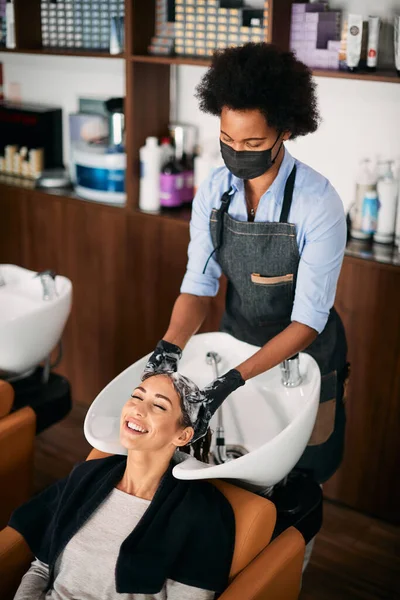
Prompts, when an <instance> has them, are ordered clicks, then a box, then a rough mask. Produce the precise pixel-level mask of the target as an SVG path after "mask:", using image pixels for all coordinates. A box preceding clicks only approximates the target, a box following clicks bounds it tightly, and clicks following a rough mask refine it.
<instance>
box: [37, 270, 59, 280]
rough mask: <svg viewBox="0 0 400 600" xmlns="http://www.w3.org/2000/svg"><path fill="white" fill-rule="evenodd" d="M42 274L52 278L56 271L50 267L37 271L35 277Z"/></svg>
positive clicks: (55, 275)
mask: <svg viewBox="0 0 400 600" xmlns="http://www.w3.org/2000/svg"><path fill="white" fill-rule="evenodd" d="M44 275H48V276H49V277H51V278H52V279H53V280H54V279H55V278H56V277H57V273H56V272H55V271H53V270H52V269H46V270H45V271H38V272H37V273H36V275H35V277H43V276H44Z"/></svg>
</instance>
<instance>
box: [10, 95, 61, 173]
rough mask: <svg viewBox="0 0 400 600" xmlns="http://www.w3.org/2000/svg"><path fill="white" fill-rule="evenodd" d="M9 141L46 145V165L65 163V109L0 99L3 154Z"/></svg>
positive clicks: (32, 145) (29, 144)
mask: <svg viewBox="0 0 400 600" xmlns="http://www.w3.org/2000/svg"><path fill="white" fill-rule="evenodd" d="M9 145H15V146H19V147H23V146H26V147H27V148H28V150H29V149H31V148H43V151H44V166H45V168H46V169H48V168H53V167H62V166H63V152H62V109H61V108H58V107H53V106H43V105H40V104H27V103H19V102H9V101H6V100H4V101H2V102H0V154H4V149H5V147H6V146H9Z"/></svg>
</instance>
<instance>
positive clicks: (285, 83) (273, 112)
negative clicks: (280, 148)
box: [196, 42, 320, 139]
mask: <svg viewBox="0 0 400 600" xmlns="http://www.w3.org/2000/svg"><path fill="white" fill-rule="evenodd" d="M315 87H316V86H315V83H314V81H313V77H312V73H311V71H310V69H309V68H308V67H307V66H306V65H305V64H304V63H302V62H300V61H299V60H297V59H296V57H295V56H294V54H293V53H292V52H284V51H282V50H280V49H279V48H277V47H276V46H274V45H273V44H267V43H266V42H262V43H258V44H255V43H249V44H245V45H244V46H234V47H231V48H226V49H225V50H217V51H216V52H215V53H214V55H213V58H212V62H211V66H210V68H209V69H208V71H207V72H206V74H205V75H204V76H203V78H202V80H201V82H200V84H199V85H198V86H197V88H196V97H197V98H198V99H199V101H200V109H201V110H202V111H203V112H206V113H210V114H212V115H217V116H220V115H221V111H222V109H223V107H227V108H229V109H231V110H250V109H253V110H254V109H258V110H259V111H260V112H261V113H262V114H263V115H264V116H265V118H266V121H267V124H268V125H269V126H270V127H274V128H276V130H277V131H282V132H283V131H290V132H291V139H295V138H296V137H298V136H300V135H306V134H307V133H313V132H314V131H316V130H317V128H318V125H319V120H320V117H319V112H318V106H317V99H316V91H315Z"/></svg>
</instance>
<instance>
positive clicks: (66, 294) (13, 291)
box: [0, 265, 72, 375]
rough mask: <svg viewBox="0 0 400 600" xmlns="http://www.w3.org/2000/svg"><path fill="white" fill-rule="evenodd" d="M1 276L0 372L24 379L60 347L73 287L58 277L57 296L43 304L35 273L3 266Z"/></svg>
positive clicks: (40, 287) (44, 301)
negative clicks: (56, 347)
mask: <svg viewBox="0 0 400 600" xmlns="http://www.w3.org/2000/svg"><path fill="white" fill-rule="evenodd" d="M0 274H1V277H2V282H4V285H1V286H0V370H1V371H5V372H6V373H9V374H10V375H21V374H23V373H26V372H29V371H30V370H32V369H34V368H35V367H36V366H37V365H38V364H39V363H40V362H41V361H42V360H44V359H45V358H46V357H47V356H48V355H49V354H50V352H51V351H52V350H53V348H54V347H55V346H56V345H57V342H58V341H59V339H60V337H61V334H62V332H63V329H64V326H65V323H66V321H67V318H68V315H69V313H70V310H71V302H72V284H71V282H70V280H69V279H67V278H66V277H61V276H59V275H58V276H57V277H56V279H55V289H56V295H55V296H54V298H53V299H49V300H44V299H43V295H44V293H43V286H42V283H41V280H40V278H39V277H37V276H36V275H37V273H36V272H35V271H30V270H28V269H24V268H22V267H18V266H16V265H0Z"/></svg>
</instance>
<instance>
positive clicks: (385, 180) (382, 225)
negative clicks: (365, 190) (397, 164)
mask: <svg viewBox="0 0 400 600" xmlns="http://www.w3.org/2000/svg"><path fill="white" fill-rule="evenodd" d="M397 189H398V182H397V181H396V179H395V178H394V177H393V173H392V169H391V163H390V162H389V161H388V162H387V163H386V173H385V175H384V176H383V177H382V178H381V179H379V181H378V185H377V190H378V197H379V212H378V223H377V228H376V232H375V233H374V241H375V242H379V243H381V244H392V243H393V240H394V234H395V228H396V208H397Z"/></svg>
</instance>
